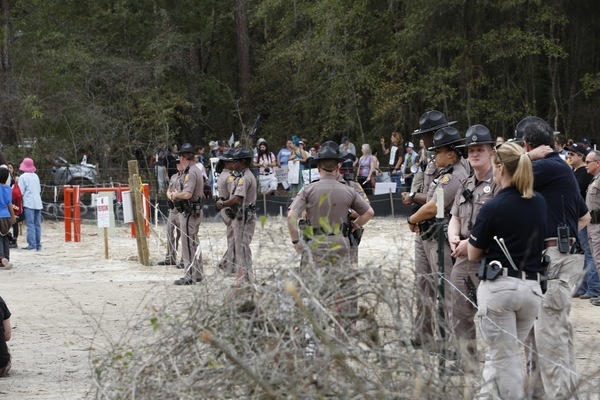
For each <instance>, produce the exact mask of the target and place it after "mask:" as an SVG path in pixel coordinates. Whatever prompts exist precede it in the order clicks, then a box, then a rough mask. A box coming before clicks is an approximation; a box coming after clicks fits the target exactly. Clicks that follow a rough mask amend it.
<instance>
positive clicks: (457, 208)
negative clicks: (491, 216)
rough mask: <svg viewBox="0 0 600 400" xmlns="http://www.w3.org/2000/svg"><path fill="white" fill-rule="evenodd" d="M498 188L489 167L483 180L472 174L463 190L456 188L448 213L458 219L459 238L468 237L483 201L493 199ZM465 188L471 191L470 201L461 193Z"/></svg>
mask: <svg viewBox="0 0 600 400" xmlns="http://www.w3.org/2000/svg"><path fill="white" fill-rule="evenodd" d="M500 189H501V187H500V185H496V183H495V182H494V177H493V170H492V168H490V170H489V171H488V173H487V174H486V176H485V178H484V179H483V180H481V181H477V178H475V175H473V176H471V177H470V178H468V179H467V181H466V182H465V184H464V186H463V190H460V189H459V190H458V192H457V193H456V197H455V198H454V204H453V205H452V210H451V211H450V214H452V215H453V216H456V217H457V218H459V219H460V238H461V239H467V238H468V237H469V235H470V234H471V229H473V226H474V225H475V219H476V218H477V214H479V210H480V209H481V207H483V205H484V204H485V203H487V202H488V201H490V200H491V199H493V198H494V197H495V196H496V193H498V192H499V191H500ZM465 190H469V191H471V192H472V195H473V197H472V201H469V200H467V198H465V196H464V195H463V194H464V191H465Z"/></svg>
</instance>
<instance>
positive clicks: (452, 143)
mask: <svg viewBox="0 0 600 400" xmlns="http://www.w3.org/2000/svg"><path fill="white" fill-rule="evenodd" d="M463 141H464V139H463V138H461V137H460V133H459V132H458V129H456V128H452V127H451V126H447V127H445V128H442V129H438V130H437V131H436V132H435V134H434V135H433V146H432V147H430V148H429V150H435V149H439V148H440V147H444V146H448V147H450V148H452V149H454V148H456V147H457V146H458V145H459V144H462V143H463Z"/></svg>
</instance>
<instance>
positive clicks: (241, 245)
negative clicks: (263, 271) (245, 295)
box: [231, 217, 256, 282]
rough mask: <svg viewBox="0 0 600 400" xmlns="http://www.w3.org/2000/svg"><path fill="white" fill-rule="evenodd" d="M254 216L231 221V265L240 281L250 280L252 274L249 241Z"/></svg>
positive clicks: (252, 233)
mask: <svg viewBox="0 0 600 400" xmlns="http://www.w3.org/2000/svg"><path fill="white" fill-rule="evenodd" d="M255 227H256V218H254V217H251V218H250V219H249V220H248V221H247V222H244V218H236V219H234V220H233V221H232V222H231V229H232V230H233V243H234V249H235V250H234V256H233V265H234V267H235V269H236V271H237V276H238V279H239V280H240V281H241V282H250V278H251V276H252V250H250V243H251V242H252V237H253V236H254V229H255Z"/></svg>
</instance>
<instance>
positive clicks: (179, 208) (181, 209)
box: [173, 200, 185, 213]
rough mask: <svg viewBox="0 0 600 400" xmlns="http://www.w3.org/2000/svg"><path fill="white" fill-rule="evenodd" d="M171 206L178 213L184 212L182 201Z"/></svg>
mask: <svg viewBox="0 0 600 400" xmlns="http://www.w3.org/2000/svg"><path fill="white" fill-rule="evenodd" d="M173 205H174V207H175V208H176V209H177V211H179V212H180V213H182V212H184V211H185V210H184V208H183V200H177V201H175V202H174V203H173Z"/></svg>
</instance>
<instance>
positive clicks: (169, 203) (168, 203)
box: [167, 200, 175, 210]
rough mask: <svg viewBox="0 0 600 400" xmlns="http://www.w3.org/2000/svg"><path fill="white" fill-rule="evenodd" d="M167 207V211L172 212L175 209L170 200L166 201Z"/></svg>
mask: <svg viewBox="0 0 600 400" xmlns="http://www.w3.org/2000/svg"><path fill="white" fill-rule="evenodd" d="M167 205H168V206H169V210H173V209H174V208H175V203H173V202H172V201H171V200H167Z"/></svg>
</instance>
